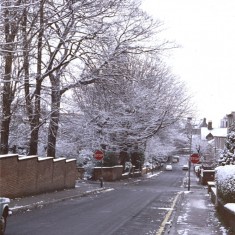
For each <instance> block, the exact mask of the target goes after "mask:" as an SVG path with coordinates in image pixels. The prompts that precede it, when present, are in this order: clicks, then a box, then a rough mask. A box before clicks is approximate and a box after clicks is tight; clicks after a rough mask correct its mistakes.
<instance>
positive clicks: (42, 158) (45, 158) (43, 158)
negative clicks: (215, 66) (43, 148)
mask: <svg viewBox="0 0 235 235" xmlns="http://www.w3.org/2000/svg"><path fill="white" fill-rule="evenodd" d="M52 159H53V157H38V161H39V162H40V161H46V160H52Z"/></svg>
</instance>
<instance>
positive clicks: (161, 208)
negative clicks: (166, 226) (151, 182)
mask: <svg viewBox="0 0 235 235" xmlns="http://www.w3.org/2000/svg"><path fill="white" fill-rule="evenodd" d="M158 209H159V210H167V211H170V210H173V208H164V207H159V208H158Z"/></svg>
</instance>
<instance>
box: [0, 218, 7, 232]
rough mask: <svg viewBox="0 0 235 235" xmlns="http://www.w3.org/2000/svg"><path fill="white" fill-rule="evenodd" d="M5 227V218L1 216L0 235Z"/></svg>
mask: <svg viewBox="0 0 235 235" xmlns="http://www.w3.org/2000/svg"><path fill="white" fill-rule="evenodd" d="M6 225H7V218H6V217H5V216H4V215H2V216H1V219H0V235H4V233H5V230H6Z"/></svg>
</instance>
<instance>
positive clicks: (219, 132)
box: [201, 127, 227, 140]
mask: <svg viewBox="0 0 235 235" xmlns="http://www.w3.org/2000/svg"><path fill="white" fill-rule="evenodd" d="M209 134H212V135H213V136H218V137H226V136H227V128H213V129H212V130H208V128H207V127H202V128H201V139H202V140H206V137H207V136H208V135H209Z"/></svg>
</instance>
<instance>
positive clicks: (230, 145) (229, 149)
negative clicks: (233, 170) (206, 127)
mask: <svg viewBox="0 0 235 235" xmlns="http://www.w3.org/2000/svg"><path fill="white" fill-rule="evenodd" d="M220 161H221V162H223V164H226V165H232V164H235V122H233V123H232V125H231V126H230V127H229V129H228V135H227V138H226V142H225V149H224V151H223V155H222V159H220Z"/></svg>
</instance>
